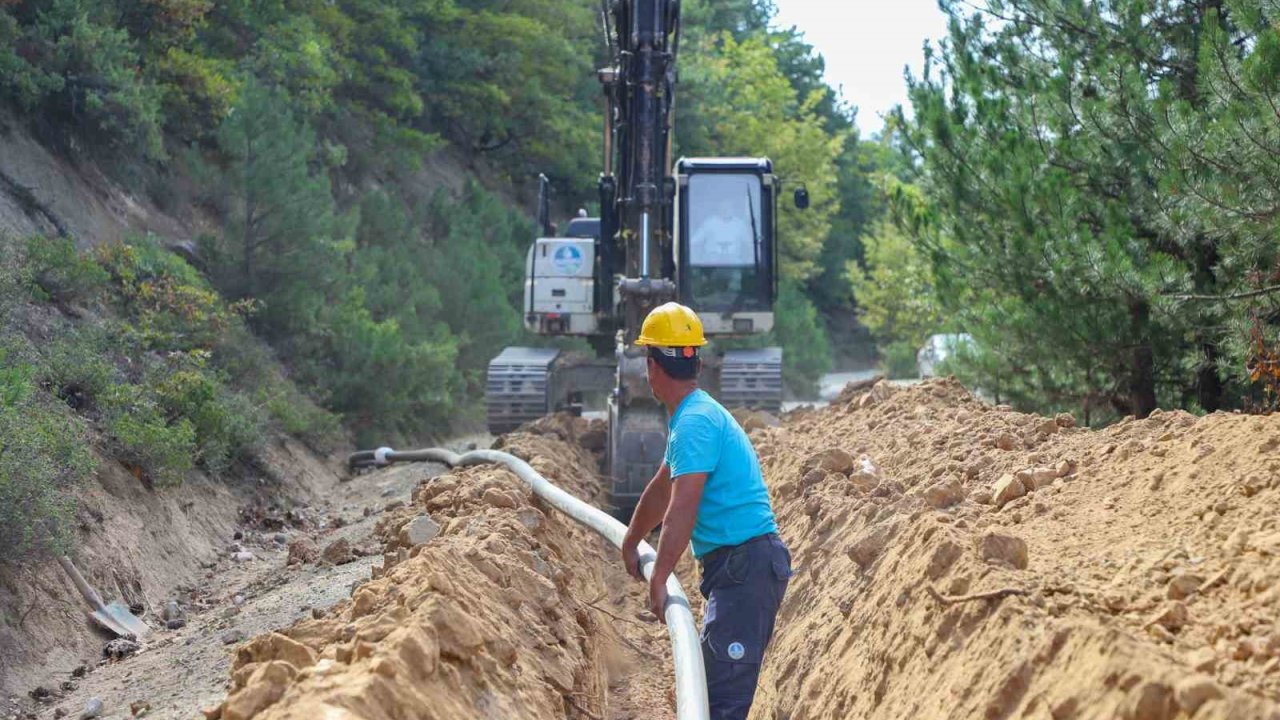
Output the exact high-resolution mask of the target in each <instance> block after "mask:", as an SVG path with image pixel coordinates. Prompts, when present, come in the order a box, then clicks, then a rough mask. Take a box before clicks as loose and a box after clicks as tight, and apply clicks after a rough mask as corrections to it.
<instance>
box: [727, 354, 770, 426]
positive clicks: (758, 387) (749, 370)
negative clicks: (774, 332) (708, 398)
mask: <svg viewBox="0 0 1280 720" xmlns="http://www.w3.org/2000/svg"><path fill="white" fill-rule="evenodd" d="M720 402H722V403H724V405H725V406H726V407H731V408H733V407H741V408H752V409H756V410H768V411H769V412H775V413H776V412H778V411H779V410H781V409H782V348H778V347H767V348H758V349H754V350H729V351H728V352H726V353H725V354H724V358H723V359H722V360H721V364H720Z"/></svg>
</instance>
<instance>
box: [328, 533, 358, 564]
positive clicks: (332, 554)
mask: <svg viewBox="0 0 1280 720" xmlns="http://www.w3.org/2000/svg"><path fill="white" fill-rule="evenodd" d="M322 557H323V558H324V560H325V562H327V563H330V564H332V565H346V564H347V563H349V562H351V561H353V560H355V559H356V556H355V553H353V552H352V551H351V543H350V542H348V541H347V539H346V538H338V539H337V540H334V541H333V542H331V543H329V546H328V547H326V548H325V549H324V553H323V555H322Z"/></svg>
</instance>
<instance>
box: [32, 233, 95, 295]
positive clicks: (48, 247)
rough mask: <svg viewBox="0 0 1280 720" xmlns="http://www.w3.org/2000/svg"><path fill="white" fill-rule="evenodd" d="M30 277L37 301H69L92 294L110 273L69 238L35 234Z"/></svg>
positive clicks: (33, 293)
mask: <svg viewBox="0 0 1280 720" xmlns="http://www.w3.org/2000/svg"><path fill="white" fill-rule="evenodd" d="M26 250H27V255H26V266H27V270H28V272H27V277H28V278H29V282H30V290H31V294H32V296H33V297H34V298H35V299H37V300H42V301H53V302H58V303H68V302H74V301H79V300H83V299H85V298H89V297H93V296H95V295H97V293H98V292H100V291H101V290H102V289H103V287H104V286H105V285H106V283H107V281H108V280H109V279H110V276H109V275H108V274H107V272H106V271H105V270H103V269H102V266H101V265H99V264H98V263H97V262H95V261H94V259H93V258H92V257H90V256H89V255H87V254H85V253H82V252H80V251H79V250H77V249H76V245H75V243H74V242H72V241H71V239H70V238H63V237H59V238H48V237H44V236H43V235H36V236H33V237H31V238H29V239H28V240H27V247H26Z"/></svg>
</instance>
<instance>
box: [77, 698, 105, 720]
mask: <svg viewBox="0 0 1280 720" xmlns="http://www.w3.org/2000/svg"><path fill="white" fill-rule="evenodd" d="M102 707H103V705H102V698H97V697H91V698H89V700H88V702H86V703H85V704H84V710H81V711H80V720H88V718H96V717H98V716H100V715H102Z"/></svg>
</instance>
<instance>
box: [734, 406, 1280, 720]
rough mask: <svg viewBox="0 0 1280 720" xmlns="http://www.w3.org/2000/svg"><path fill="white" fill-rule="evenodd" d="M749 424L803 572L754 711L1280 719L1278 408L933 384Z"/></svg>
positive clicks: (1061, 719)
mask: <svg viewBox="0 0 1280 720" xmlns="http://www.w3.org/2000/svg"><path fill="white" fill-rule="evenodd" d="M753 437H754V439H755V441H756V444H757V447H758V448H759V450H760V454H761V456H762V460H763V463H764V466H765V472H766V475H767V477H768V480H769V482H770V484H771V487H772V490H773V493H774V496H775V502H776V506H777V510H778V512H779V520H780V523H781V525H782V527H783V532H784V535H785V536H786V539H787V540H788V542H789V543H790V544H791V546H792V548H793V551H794V553H795V557H796V561H797V565H798V566H799V574H798V575H797V577H796V578H795V580H794V581H793V583H792V585H791V589H790V592H789V595H788V598H787V602H786V604H785V605H784V610H783V613H784V614H783V617H782V618H781V620H780V623H779V627H780V632H779V633H778V635H777V637H776V638H775V642H774V646H773V647H772V649H771V651H770V656H769V658H768V661H767V667H766V668H765V673H764V674H765V677H764V682H763V691H762V697H761V700H762V702H760V703H759V705H758V706H757V707H756V708H755V712H754V713H753V715H752V717H753V718H788V719H790V720H800V719H801V718H838V717H867V718H905V717H912V718H961V717H963V718H1012V717H1037V718H1054V720H1066V719H1068V718H1132V719H1134V720H1137V719H1142V720H1167V719H1172V718H1183V717H1192V716H1194V717H1196V718H1280V705H1278V704H1277V701H1280V671H1278V669H1280V626H1277V624H1276V623H1277V622H1278V621H1280V526H1278V525H1277V523H1278V522H1280V516H1278V514H1277V512H1276V509H1277V508H1278V507H1280V418H1277V417H1248V416H1242V415H1227V414H1217V415H1212V416H1209V417H1205V418H1196V417H1194V416H1192V415H1189V414H1186V413H1182V412H1173V413H1158V414H1156V415H1154V416H1153V417H1151V418H1150V419H1147V420H1142V421H1133V420H1129V421H1126V422H1122V423H1119V424H1117V425H1115V426H1113V427H1110V428H1107V429H1105V430H1102V431H1091V430H1086V429H1077V428H1075V422H1074V419H1073V418H1071V417H1070V416H1065V415H1064V416H1059V417H1058V418H1042V417H1038V416H1033V415H1025V414H1021V413H1016V412H1013V411H1010V410H1008V409H1007V408H993V407H990V406H987V405H983V404H981V403H979V402H977V401H975V400H973V399H972V398H971V397H970V396H969V394H968V393H967V392H966V391H965V390H964V389H963V388H961V387H960V386H959V385H958V384H956V383H954V382H950V381H930V382H926V383H924V384H923V385H920V386H916V387H912V388H906V389H895V388H893V387H890V386H888V385H886V384H883V383H882V384H879V385H877V386H875V387H874V388H871V389H868V390H864V391H861V392H857V393H849V394H847V395H846V396H845V397H843V398H841V400H840V401H838V402H837V403H836V404H834V405H833V406H832V407H830V408H828V409H824V410H821V411H814V412H810V413H807V414H798V415H795V416H793V417H791V418H790V419H789V420H788V422H787V423H786V424H785V426H784V427H781V428H774V429H761V430H757V431H755V433H754V434H753Z"/></svg>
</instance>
